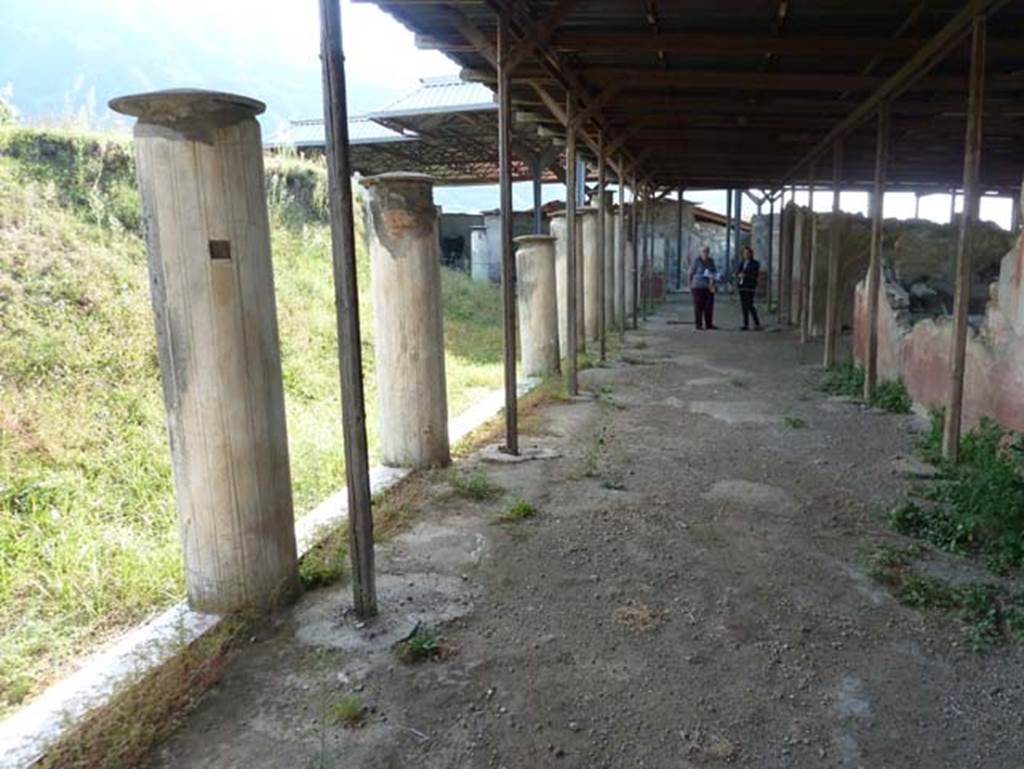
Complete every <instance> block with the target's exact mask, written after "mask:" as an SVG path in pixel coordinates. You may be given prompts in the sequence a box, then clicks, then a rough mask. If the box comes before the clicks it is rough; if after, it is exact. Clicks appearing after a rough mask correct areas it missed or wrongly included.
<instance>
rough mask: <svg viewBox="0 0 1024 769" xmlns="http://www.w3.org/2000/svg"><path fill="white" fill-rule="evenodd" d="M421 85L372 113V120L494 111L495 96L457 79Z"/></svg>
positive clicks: (478, 85)
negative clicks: (455, 112)
mask: <svg viewBox="0 0 1024 769" xmlns="http://www.w3.org/2000/svg"><path fill="white" fill-rule="evenodd" d="M420 82H421V83H422V85H421V86H420V87H419V88H417V89H416V90H415V91H413V92H412V93H410V94H407V95H406V96H403V97H402V98H400V99H398V100H397V101H394V102H392V103H391V104H389V105H387V106H386V107H384V108H383V109H381V110H377V111H376V112H371V113H370V114H369V117H371V118H389V117H399V116H402V115H422V114H428V113H432V112H453V111H459V110H465V111H477V110H496V109H498V105H497V104H495V103H494V94H493V92H492V91H491V89H490V88H488V87H487V86H485V85H483V84H482V83H467V82H464V81H462V80H460V79H459V78H458V76H454V75H448V76H444V77H428V78H423V79H422V80H421V81H420Z"/></svg>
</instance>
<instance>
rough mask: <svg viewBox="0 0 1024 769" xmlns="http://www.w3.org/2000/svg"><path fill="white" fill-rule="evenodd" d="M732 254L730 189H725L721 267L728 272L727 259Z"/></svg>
mask: <svg viewBox="0 0 1024 769" xmlns="http://www.w3.org/2000/svg"><path fill="white" fill-rule="evenodd" d="M731 255H732V190H726V191H725V253H724V254H723V255H722V269H723V270H724V271H725V274H726V275H728V274H729V259H730V257H731Z"/></svg>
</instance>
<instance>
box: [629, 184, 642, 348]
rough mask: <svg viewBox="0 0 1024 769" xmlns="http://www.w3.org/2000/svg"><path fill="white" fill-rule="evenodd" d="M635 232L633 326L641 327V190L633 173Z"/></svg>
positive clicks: (633, 224)
mask: <svg viewBox="0 0 1024 769" xmlns="http://www.w3.org/2000/svg"><path fill="white" fill-rule="evenodd" d="M630 213H631V216H630V219H631V221H630V231H631V232H632V233H633V328H634V329H637V328H640V241H639V236H640V191H639V188H638V187H637V183H636V174H633V210H632V211H631V212H630Z"/></svg>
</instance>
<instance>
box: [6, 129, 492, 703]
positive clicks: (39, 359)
mask: <svg viewBox="0 0 1024 769" xmlns="http://www.w3.org/2000/svg"><path fill="white" fill-rule="evenodd" d="M57 138H58V139H60V138H61V137H57ZM24 139H25V137H24V136H23V135H22V136H20V137H19V141H20V140H24ZM105 141H107V140H106V139H101V142H105ZM30 145H31V142H26V146H30ZM11 146H12V139H11V135H10V134H9V133H8V134H6V135H5V134H4V133H3V132H0V712H3V710H5V709H7V708H9V707H11V706H12V705H14V704H16V703H18V702H19V701H21V700H23V699H24V698H25V697H27V696H30V695H31V694H33V693H35V692H36V691H38V690H39V689H40V688H42V686H44V685H45V684H46V683H48V682H49V681H50V680H51V679H52V677H53V676H54V675H55V674H56V673H58V672H59V671H60V670H61V669H62V667H63V666H65V665H66V664H67V663H68V662H69V661H70V660H72V659H73V658H74V657H76V656H77V655H80V654H82V653H83V652H85V651H87V650H89V649H90V648H91V647H92V646H94V645H95V644H96V643H98V642H99V641H101V640H103V639H105V638H107V637H109V636H110V635H111V634H113V633H116V632H118V631H120V630H121V629H123V628H124V627H125V626H126V625H129V624H131V623H134V622H137V621H139V620H140V619H142V618H144V617H145V616H147V615H149V614H151V613H152V612H154V611H155V610H156V609H158V608H160V607H163V606H166V605H168V604H170V603H172V602H174V601H176V600H178V599H179V598H180V597H181V596H182V595H183V577H182V564H181V556H180V546H179V542H178V535H177V530H176V517H175V510H174V502H173V497H172V493H171V476H170V466H169V456H168V449H167V438H166V432H165V428H164V422H163V418H164V414H163V405H162V403H161V399H160V389H159V383H158V376H159V374H158V368H157V360H156V354H155V340H154V333H153V328H152V315H151V311H150V307H149V295H148V284H147V275H146V264H145V251H144V248H143V246H142V243H141V241H140V239H139V238H138V237H137V236H136V235H135V234H134V233H133V231H132V226H131V225H132V222H133V220H132V217H134V216H137V213H136V209H135V206H136V203H135V198H134V193H133V191H132V188H131V187H132V185H131V181H130V176H125V175H124V174H119V175H117V176H115V177H111V176H110V175H109V174H108V178H106V179H100V183H97V177H101V176H102V173H99V172H96V173H92V172H95V171H96V169H95V168H93V169H92V171H90V169H89V168H88V167H86V168H84V170H83V169H82V168H80V167H78V165H77V164H76V166H75V168H74V169H73V171H72V172H68V171H67V169H66V168H65V167H64V165H63V164H64V161H65V159H64V158H62V157H61V156H60V153H59V152H58V153H57V154H56V155H54V153H53V152H50V151H48V152H46V153H44V157H43V158H42V160H44V161H45V162H39V161H40V158H37V157H33V156H29V155H26V154H25V153H21V157H19V158H17V159H15V158H11V157H2V154H3V151H4V150H5V149H6V150H8V151H9V150H10V148H11ZM53 146H56V147H58V148H59V147H60V146H61V142H60V141H56V142H54V144H53ZM117 149H118V150H119V151H120V150H123V148H117ZM290 163H291V164H292V165H293V166H298V165H299V164H297V162H296V161H290ZM82 165H84V166H88V164H82ZM288 170H290V171H294V170H295V168H292V169H288ZM299 170H301V171H303V172H306V173H315V170H311V169H309V168H300V169H299ZM90 174H92V175H90ZM271 191H272V195H271V197H272V199H274V200H276V201H278V203H277V204H275V205H273V206H272V210H273V212H274V216H273V218H274V222H275V224H274V229H273V248H274V268H275V284H276V290H277V296H278V313H279V321H280V327H281V339H282V346H283V360H284V378H285V393H286V405H287V413H288V431H289V444H290V449H291V460H292V477H293V485H294V489H295V502H296V511H297V512H298V513H301V512H304V511H306V510H308V509H310V508H311V507H312V506H313V505H314V504H315V503H316V502H317V501H319V500H320V499H322V498H323V497H324V496H326V495H327V494H328V493H329V492H330V491H332V490H333V489H335V488H337V487H338V486H339V485H340V484H341V483H343V470H344V467H343V458H342V457H343V455H342V444H341V437H340V436H341V429H340V416H339V414H340V408H339V405H338V371H337V348H336V333H335V325H334V324H335V317H334V294H333V287H332V278H331V268H330V261H329V243H330V235H329V232H328V230H327V228H326V226H325V225H324V224H323V223H321V222H318V221H315V220H311V219H310V217H308V216H301V215H297V214H296V213H295V212H294V211H293V210H291V207H289V206H287V205H283V204H280V203H279V198H280V197H281V196H280V195H279V194H278V193H277V192H276V191H275V187H274V185H273V184H272V185H271ZM359 242H360V243H361V242H362V239H361V238H360V239H359ZM358 257H359V272H360V283H361V288H362V289H363V291H362V296H363V297H364V300H363V302H362V307H361V309H362V318H363V326H364V329H365V330H366V337H365V341H364V355H365V369H366V371H367V373H368V374H370V376H369V378H368V379H367V393H366V395H367V407H368V410H369V419H368V425H369V429H370V446H371V451H373V450H374V449H375V447H376V445H377V440H376V430H377V420H376V418H375V414H376V412H377V403H376V393H375V389H374V386H373V378H372V371H373V347H372V314H371V312H372V311H371V305H370V302H369V301H368V298H369V297H368V294H369V292H368V285H367V284H368V280H369V274H368V272H369V271H368V265H367V259H366V254H365V252H364V251H363V250H362V249H361V250H360V252H359V255H358ZM445 273H446V274H445V275H444V294H445V323H446V337H447V339H448V340H449V350H448V387H449V402H450V404H451V412H452V413H453V414H454V413H457V412H458V411H459V410H461V409H462V408H464V407H465V406H466V405H468V404H469V403H470V402H471V401H472V400H473V398H474V397H475V396H476V395H478V394H479V393H480V392H482V391H485V390H489V389H493V388H494V387H497V386H499V385H500V381H501V355H500V350H501V328H500V302H499V300H498V294H497V291H496V290H495V289H494V288H493V287H491V286H480V285H476V284H472V283H470V282H469V281H468V280H467V279H466V278H465V276H463V275H461V274H455V273H449V272H448V271H445Z"/></svg>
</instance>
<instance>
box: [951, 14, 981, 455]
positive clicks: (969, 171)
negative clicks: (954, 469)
mask: <svg viewBox="0 0 1024 769" xmlns="http://www.w3.org/2000/svg"><path fill="white" fill-rule="evenodd" d="M985 38H986V29H985V16H984V14H978V15H976V16H975V17H974V22H973V26H972V30H971V81H970V96H969V98H968V106H967V136H966V138H965V148H964V211H963V216H961V217H960V240H959V243H958V245H957V253H956V284H955V285H956V289H955V294H954V298H953V343H952V349H951V350H950V361H949V394H948V398H947V400H946V424H945V429H944V430H943V433H942V455H943V456H944V457H945V458H946V459H947V460H949V461H951V462H955V461H956V460H957V458H958V457H959V453H960V430H961V418H962V415H963V399H964V372H965V368H966V364H967V320H968V312H969V310H970V303H971V259H972V256H973V254H972V250H973V246H974V243H973V240H974V238H973V234H972V229H973V225H974V221H975V220H976V219H977V218H978V206H979V199H978V169H979V166H980V165H981V136H982V134H981V129H982V110H983V100H984V91H985V45H986V39H985Z"/></svg>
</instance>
